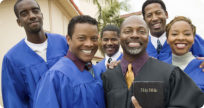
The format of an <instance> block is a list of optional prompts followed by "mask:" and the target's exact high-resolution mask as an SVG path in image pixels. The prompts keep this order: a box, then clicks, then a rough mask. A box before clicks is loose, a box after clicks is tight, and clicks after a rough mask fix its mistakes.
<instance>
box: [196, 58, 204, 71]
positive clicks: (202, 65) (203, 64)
mask: <svg viewBox="0 0 204 108" xmlns="http://www.w3.org/2000/svg"><path fill="white" fill-rule="evenodd" d="M197 59H198V60H204V57H197ZM203 67H204V61H203V62H202V63H201V64H200V66H199V68H203ZM203 72H204V69H203Z"/></svg>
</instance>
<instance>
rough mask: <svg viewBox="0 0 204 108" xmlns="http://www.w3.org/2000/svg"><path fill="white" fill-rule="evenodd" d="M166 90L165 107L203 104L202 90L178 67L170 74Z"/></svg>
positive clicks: (196, 106) (188, 107)
mask: <svg viewBox="0 0 204 108" xmlns="http://www.w3.org/2000/svg"><path fill="white" fill-rule="evenodd" d="M168 91H169V92H168V96H167V99H166V101H167V102H166V104H167V105H166V106H167V108H200V107H201V106H202V105H203V104H204V94H203V92H202V91H201V90H200V89H199V88H198V86H197V85H196V84H195V83H194V82H193V80H192V79H191V78H190V77H189V76H188V75H187V74H185V73H184V72H183V71H182V70H181V69H180V68H178V67H176V68H175V69H174V70H173V72H172V75H171V76H170V80H169V90H168ZM178 106H179V107H178Z"/></svg>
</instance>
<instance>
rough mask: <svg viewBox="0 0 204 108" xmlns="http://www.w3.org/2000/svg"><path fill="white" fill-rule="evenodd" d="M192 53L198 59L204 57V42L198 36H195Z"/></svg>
mask: <svg viewBox="0 0 204 108" xmlns="http://www.w3.org/2000/svg"><path fill="white" fill-rule="evenodd" d="M190 51H191V52H192V53H193V55H194V56H196V57H204V40H203V38H202V37H200V36H199V35H198V34H196V35H195V40H194V44H193V45H192V47H191V49H190Z"/></svg>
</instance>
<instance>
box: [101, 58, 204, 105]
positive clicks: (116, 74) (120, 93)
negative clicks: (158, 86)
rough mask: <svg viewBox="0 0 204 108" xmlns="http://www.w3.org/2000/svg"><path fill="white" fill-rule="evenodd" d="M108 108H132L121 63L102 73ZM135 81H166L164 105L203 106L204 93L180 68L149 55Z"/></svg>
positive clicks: (129, 92) (130, 93)
mask: <svg viewBox="0 0 204 108" xmlns="http://www.w3.org/2000/svg"><path fill="white" fill-rule="evenodd" d="M102 80H103V87H104V92H105V101H106V106H107V108H133V105H132V102H131V96H132V86H131V88H130V89H129V90H128V87H127V83H126V80H125V77H124V75H123V72H122V69H121V64H119V65H118V66H117V67H115V68H114V69H108V70H107V71H106V72H104V73H103V74H102ZM134 81H163V82H164V105H165V108H200V107H202V106H203V104H204V93H203V92H202V91H201V90H200V89H199V88H198V87H197V85H196V84H195V83H194V82H193V81H192V79H191V78H190V77H189V76H188V75H187V74H185V73H184V72H183V71H182V70H181V69H180V68H178V67H175V66H172V65H170V64H167V63H164V62H162V61H159V60H156V59H152V58H149V59H148V60H147V62H146V63H145V64H144V65H143V67H142V68H141V70H140V72H139V73H138V74H137V76H136V77H135V79H134Z"/></svg>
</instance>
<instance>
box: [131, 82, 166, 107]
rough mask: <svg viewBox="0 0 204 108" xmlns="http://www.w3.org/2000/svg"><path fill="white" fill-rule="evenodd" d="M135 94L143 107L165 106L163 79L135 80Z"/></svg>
mask: <svg viewBox="0 0 204 108" xmlns="http://www.w3.org/2000/svg"><path fill="white" fill-rule="evenodd" d="M133 96H135V97H136V99H137V101H138V103H139V104H140V106H141V107H142V108H164V83H163V82H162V81H134V82H133Z"/></svg>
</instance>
